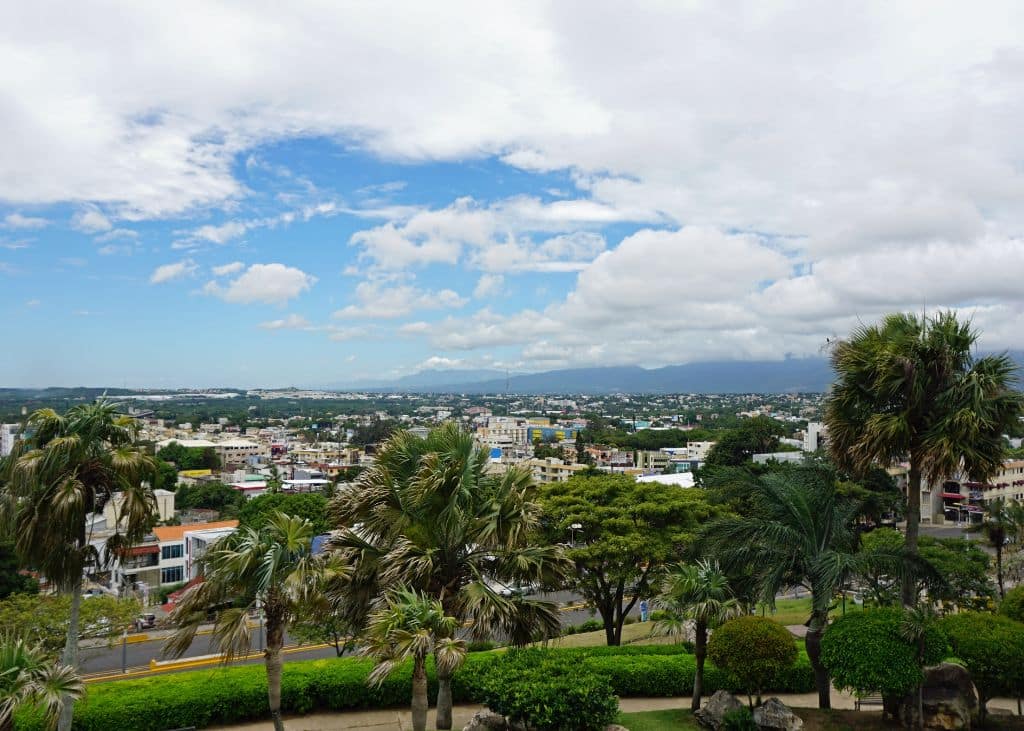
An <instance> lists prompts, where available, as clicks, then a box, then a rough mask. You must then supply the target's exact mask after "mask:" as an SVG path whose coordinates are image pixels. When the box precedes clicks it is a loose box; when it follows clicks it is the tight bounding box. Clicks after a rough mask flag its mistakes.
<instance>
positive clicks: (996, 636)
mask: <svg viewBox="0 0 1024 731" xmlns="http://www.w3.org/2000/svg"><path fill="white" fill-rule="evenodd" d="M940 625H941V627H942V629H943V631H944V632H945V633H946V636H947V637H949V643H950V645H952V647H953V654H954V655H955V656H956V657H957V658H958V659H959V660H960V661H961V662H962V663H963V664H964V667H966V668H967V671H968V672H969V673H970V674H971V680H973V681H974V687H975V688H977V689H978V702H979V715H980V716H981V719H982V720H983V721H984V718H985V711H986V708H985V704H986V703H987V702H988V700H989V699H990V698H993V697H994V696H996V695H998V694H1000V693H1005V694H1007V695H1010V696H1017V697H1020V695H1021V694H1024V624H1021V623H1020V622H1014V621H1013V620H1012V619H1010V618H1009V617H1001V616H998V615H995V616H993V615H991V614H987V613H983V612H963V613H961V614H952V615H950V616H948V617H943V618H942V620H940Z"/></svg>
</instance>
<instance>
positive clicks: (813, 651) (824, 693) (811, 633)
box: [804, 617, 832, 708]
mask: <svg viewBox="0 0 1024 731" xmlns="http://www.w3.org/2000/svg"><path fill="white" fill-rule="evenodd" d="M824 629H825V627H824V622H822V621H820V618H813V617H812V619H811V626H810V627H808V628H807V637H806V638H805V640H804V642H805V644H806V646H807V657H808V659H810V661H811V667H812V668H813V669H814V686H815V687H816V688H817V689H818V708H831V707H832V684H831V681H830V679H829V676H828V669H827V668H826V667H825V666H824V665H823V664H822V662H821V635H822V632H824Z"/></svg>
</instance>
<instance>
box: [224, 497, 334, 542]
mask: <svg viewBox="0 0 1024 731" xmlns="http://www.w3.org/2000/svg"><path fill="white" fill-rule="evenodd" d="M276 512H281V513H287V514H288V515H296V516H298V517H300V518H305V519H306V520H308V521H309V522H310V524H311V525H312V526H313V532H314V535H322V534H324V533H326V532H328V531H329V530H330V529H331V524H330V521H329V520H328V518H327V498H325V497H324V496H323V495H321V494H319V493H315V492H310V493H266V494H264V495H259V496H257V497H254V498H253V499H252V500H246V501H245V502H244V503H243V504H242V507H241V509H240V510H239V511H238V522H239V523H241V524H242V525H248V526H251V527H253V528H260V527H262V526H263V525H265V524H266V523H267V521H268V520H269V519H270V517H271V516H272V515H273V514H274V513H276Z"/></svg>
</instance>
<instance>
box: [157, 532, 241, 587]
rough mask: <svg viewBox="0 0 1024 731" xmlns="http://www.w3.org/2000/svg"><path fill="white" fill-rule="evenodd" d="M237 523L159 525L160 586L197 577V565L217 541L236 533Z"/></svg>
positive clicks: (158, 583) (158, 584)
mask: <svg viewBox="0 0 1024 731" xmlns="http://www.w3.org/2000/svg"><path fill="white" fill-rule="evenodd" d="M237 527H238V521H237V520H221V521H216V522H213V523H193V524H191V525H167V526H157V527H156V528H154V529H153V535H154V536H155V537H156V542H157V545H158V546H159V549H160V558H159V563H158V571H159V580H158V582H157V584H156V586H163V585H166V584H177V583H179V582H182V581H190V580H191V579H194V578H195V577H196V570H197V567H196V562H197V561H198V560H199V558H201V557H202V555H203V553H205V551H206V549H207V548H208V547H209V545H210V544H211V543H213V541H215V540H217V539H218V538H222V537H224V536H226V535H228V534H230V533H232V532H233V531H234V530H235V529H236V528H237Z"/></svg>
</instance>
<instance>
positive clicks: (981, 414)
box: [825, 312, 1024, 606]
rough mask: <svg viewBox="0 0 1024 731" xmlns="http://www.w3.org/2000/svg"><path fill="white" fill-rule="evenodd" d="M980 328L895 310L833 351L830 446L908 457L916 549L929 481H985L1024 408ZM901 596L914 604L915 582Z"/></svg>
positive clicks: (943, 315) (886, 461) (866, 457)
mask: <svg viewBox="0 0 1024 731" xmlns="http://www.w3.org/2000/svg"><path fill="white" fill-rule="evenodd" d="M977 339H978V333H977V331H975V330H974V329H972V328H971V325H970V323H966V322H964V323H962V322H960V321H958V320H957V317H956V315H955V314H954V313H953V312H940V313H938V314H936V315H933V316H921V317H917V316H916V315H912V314H893V315H888V316H887V317H886V318H885V319H884V320H882V322H881V323H880V324H878V325H870V326H865V327H861V328H858V329H856V330H854V332H853V333H852V334H851V335H850V337H849V338H848V339H847V340H841V341H839V343H838V344H837V345H836V346H835V349H834V350H833V352H832V366H833V368H834V369H835V371H836V383H835V384H834V385H833V387H832V393H831V394H830V396H829V398H828V401H827V403H826V407H825V424H826V425H827V426H828V446H829V451H830V452H831V454H832V457H833V459H834V460H835V461H836V463H837V464H838V465H839V466H840V467H842V468H843V469H846V470H850V471H852V472H855V473H860V474H863V473H864V472H866V471H867V470H868V469H869V468H871V467H872V466H877V465H881V466H883V467H888V466H890V465H892V464H894V463H897V462H900V461H904V460H906V461H907V462H909V465H910V469H909V473H908V484H907V550H908V551H909V552H910V553H911V554H916V553H917V538H918V533H919V526H920V520H921V483H922V480H927V481H928V482H929V483H937V482H939V481H941V480H945V479H948V478H949V477H951V476H953V475H955V474H958V473H961V472H962V473H965V474H966V475H967V476H968V477H969V478H970V479H972V480H977V481H984V480H985V479H987V478H989V477H990V476H991V475H992V474H993V473H994V472H996V471H997V470H998V468H999V466H1000V464H1001V462H1002V460H1003V458H1004V452H1005V444H1004V441H1003V438H1002V435H1003V434H1004V433H1006V431H1007V428H1008V427H1009V426H1010V425H1011V424H1014V423H1015V422H1016V421H1017V419H1018V417H1019V416H1020V415H1021V413H1024V398H1022V396H1021V394H1020V393H1018V392H1016V391H1014V390H1013V388H1012V386H1013V383H1014V380H1015V371H1016V368H1015V366H1014V365H1013V363H1012V361H1011V360H1010V359H1009V358H1008V357H1006V356H1005V355H998V356H987V357H984V358H976V357H975V356H974V354H973V353H972V350H973V349H974V347H975V344H976V342H977ZM901 593H902V599H903V603H904V604H905V605H908V606H909V605H912V604H913V603H914V602H915V601H916V599H917V597H916V592H915V589H914V585H913V582H912V581H911V580H910V578H909V577H907V578H905V579H904V582H903V586H902V592H901Z"/></svg>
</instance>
